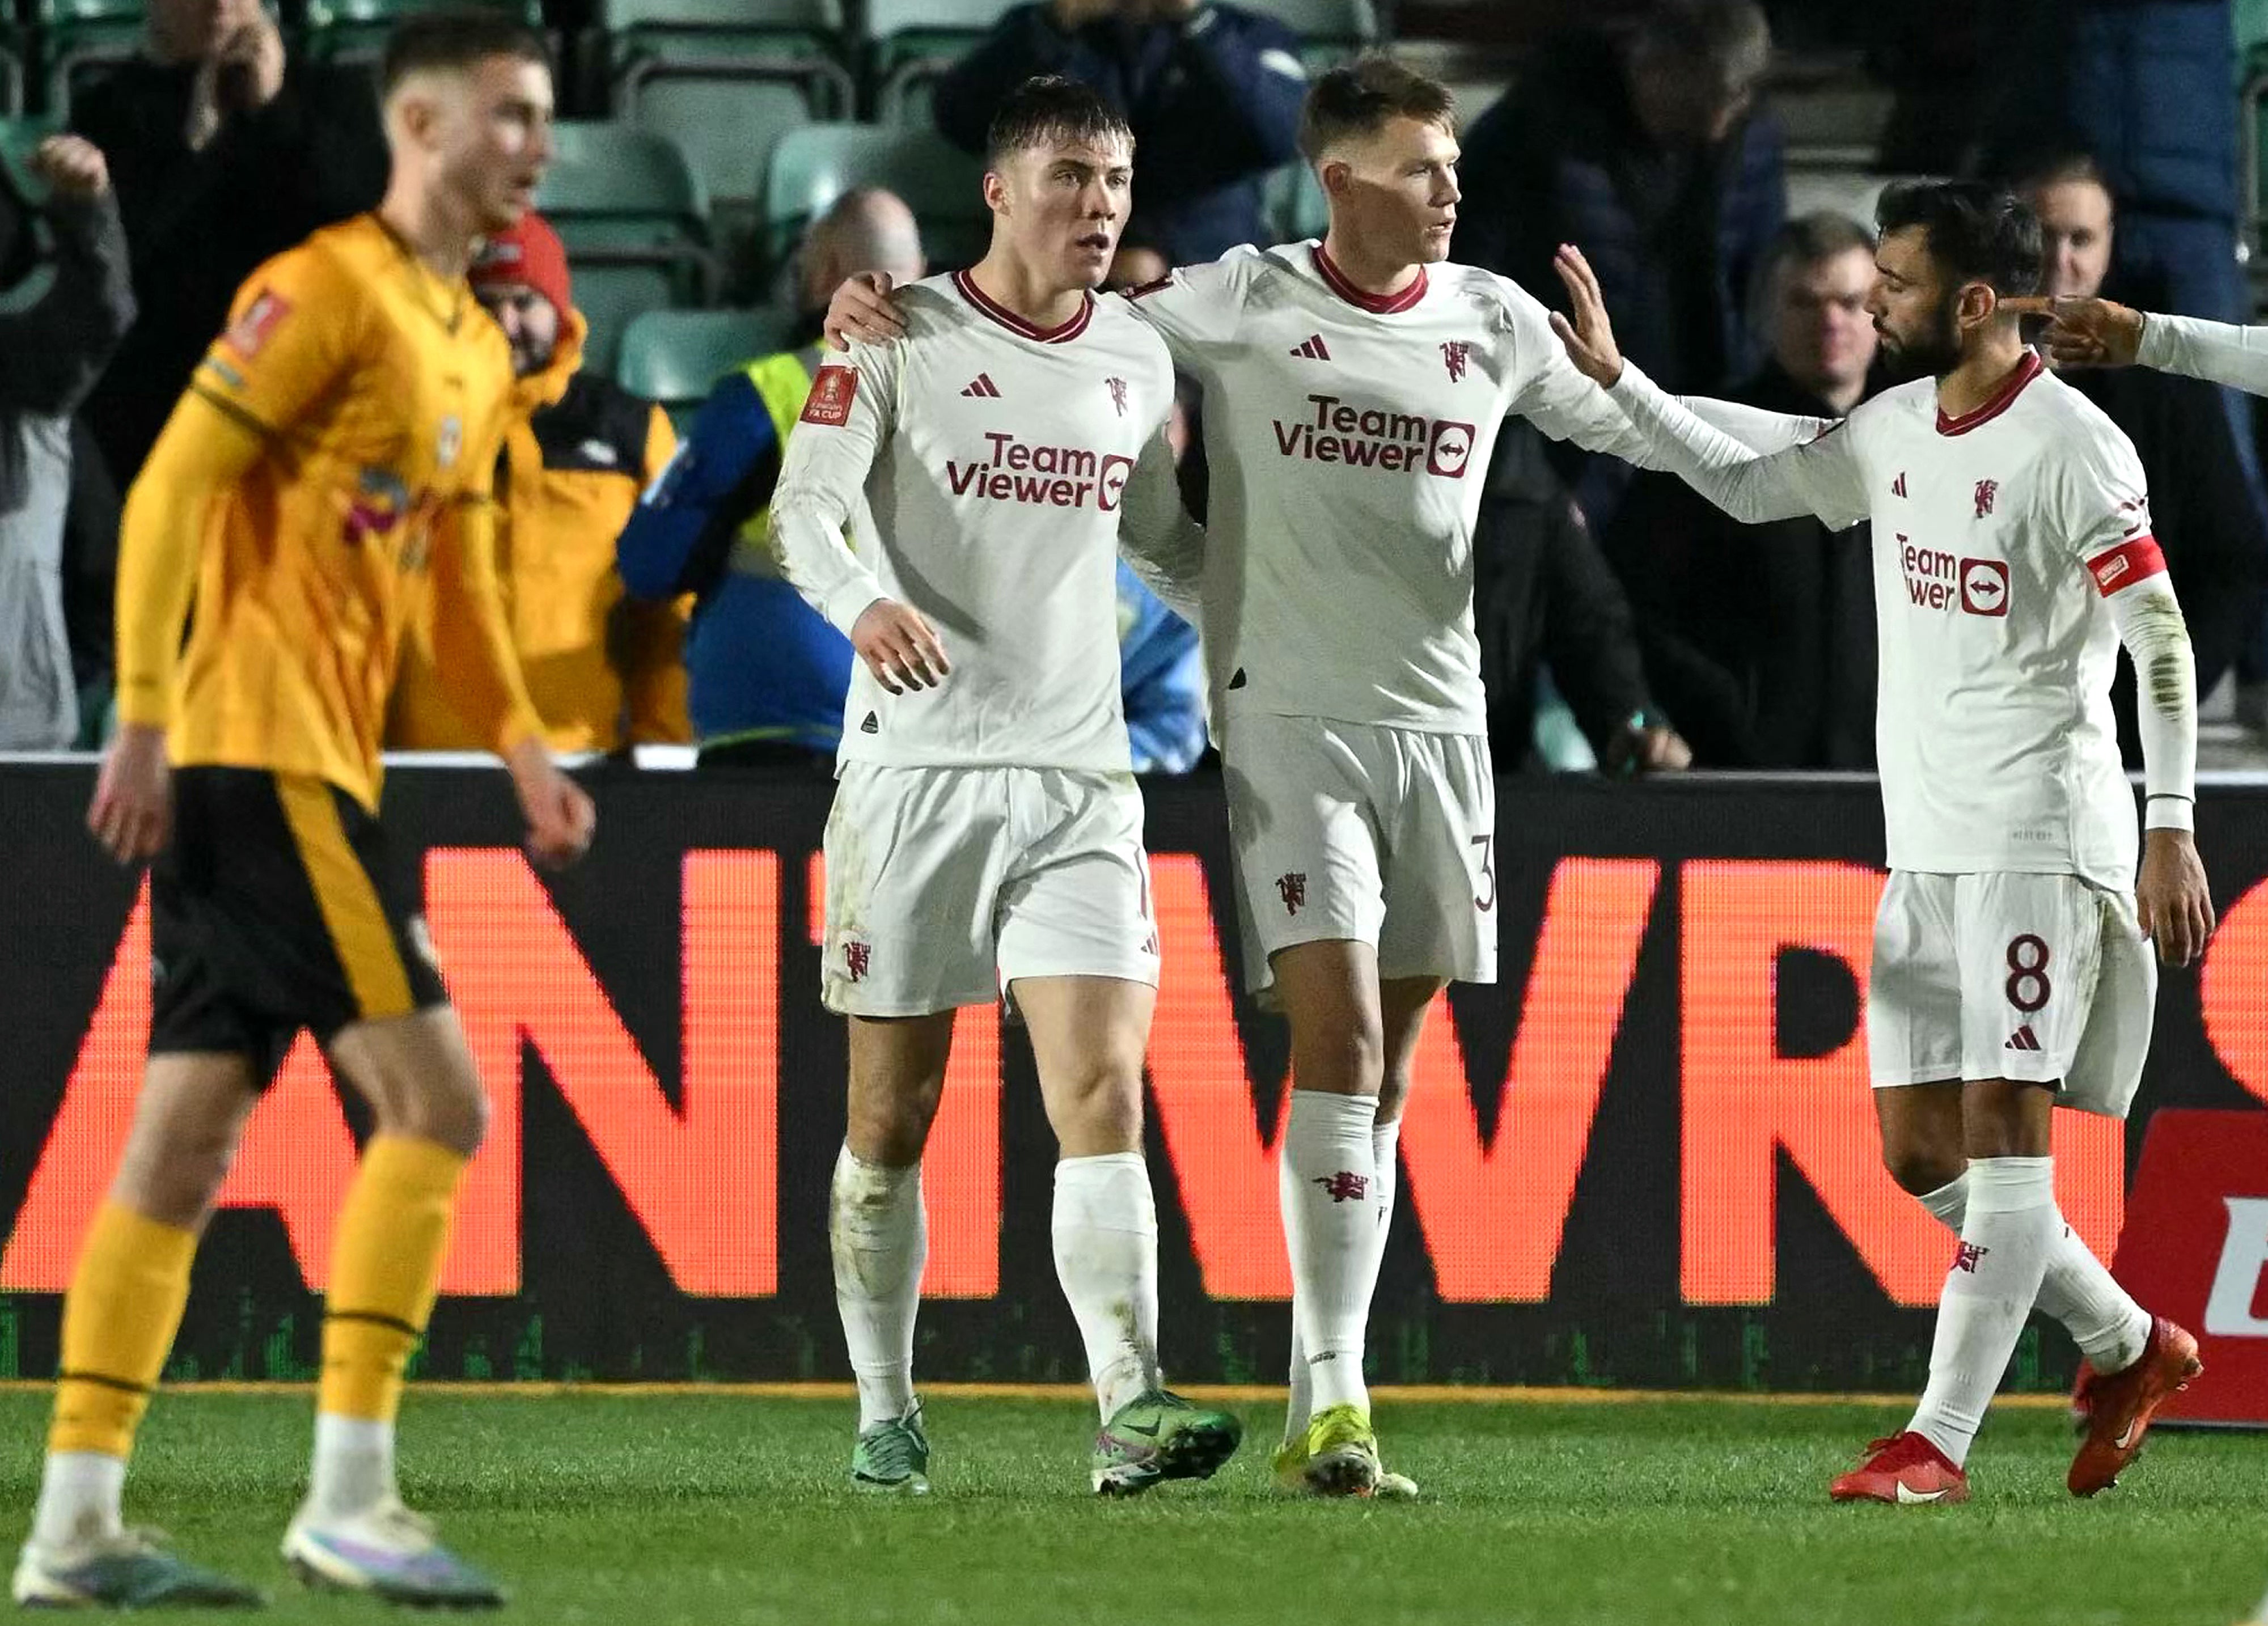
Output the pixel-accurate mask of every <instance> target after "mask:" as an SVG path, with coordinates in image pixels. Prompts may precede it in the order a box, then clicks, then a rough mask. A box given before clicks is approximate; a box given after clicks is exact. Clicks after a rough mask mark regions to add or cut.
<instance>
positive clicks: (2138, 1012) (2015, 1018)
mask: <svg viewBox="0 0 2268 1626" xmlns="http://www.w3.org/2000/svg"><path fill="white" fill-rule="evenodd" d="M2157 994H2158V965H2157V960H2156V959H2155V958H2154V955H2153V954H2152V953H2151V949H2150V945H2149V942H2148V940H2147V938H2144V937H2143V936H2142V931H2141V927H2140V924H2139V922H2138V921H2137V919H2136V917H2135V913H2134V900H2133V898H2132V895H2131V894H2126V893H2120V892H2111V891H2109V890H2106V889H2105V888H2103V887H2096V886H2093V885H2090V884H2089V883H2088V882H2087V881H2084V880H2082V879H2080V878H2079V877H2078V876H2076V875H2026V874H2015V873H2008V872H1997V873H1992V874H1982V875H1930V874H1921V873H1918V872H1912V871H1905V870H1900V871H1896V872H1893V873H1892V874H1891V876H1890V882H1889V887H1886V888H1885V889H1884V891H1883V893H1882V903H1881V909H1880V910H1879V911H1878V912H1877V913H1876V915H1875V916H1874V969H1873V972H1872V974H1871V975H1870V976H1869V978H1868V980H1867V1050H1868V1052H1869V1055H1870V1056H1871V1059H1872V1063H1873V1071H1874V1083H1875V1085H1876V1086H1877V1087H1878V1088H1879V1087H1882V1086H1887V1085H1908V1084H1929V1083H1935V1082H1939V1081H1942V1080H1948V1079H1954V1078H1961V1079H1973V1078H2013V1079H2017V1080H2021V1081H2026V1082H2031V1083H2038V1084H2049V1083H2055V1082H2058V1081H2060V1082H2061V1085H2062V1088H2061V1090H2060V1091H2059V1092H2058V1096H2057V1105H2058V1106H2063V1107H2078V1108H2079V1109H2080V1110H2081V1111H2084V1112H2093V1113H2100V1114H2102V1115H2105V1116H2107V1117H2113V1118H2123V1117H2124V1116H2125V1115H2126V1110H2127V1108H2128V1107H2130V1106H2131V1105H2132V1103H2133V1100H2134V1091H2135V1088H2136V1086H2137V1085H2139V1084H2140V1083H2141V1079H2142V1062H2143V1058H2144V1057H2145V1056H2147V1055H2148V1053H2149V1049H2150V1026H2151V1023H2152V1020H2153V1019H2154V1015H2155V1013H2156V1009H2157Z"/></svg>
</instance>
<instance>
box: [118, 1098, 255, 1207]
mask: <svg viewBox="0 0 2268 1626" xmlns="http://www.w3.org/2000/svg"><path fill="white" fill-rule="evenodd" d="M236 1146H237V1135H236V1131H235V1126H234V1125H232V1124H214V1123H187V1124H175V1125H172V1126H169V1127H168V1129H167V1130H166V1134H165V1135H164V1136H163V1137H161V1138H160V1139H158V1140H156V1141H144V1142H137V1144H136V1145H135V1146H134V1147H133V1148H132V1149H131V1150H130V1151H129V1155H128V1156H127V1158H126V1159H125V1161H124V1162H123V1163H122V1164H121V1165H120V1166H119V1171H118V1179H117V1181H116V1182H115V1184H114V1188H113V1191H112V1195H113V1196H115V1197H116V1198H117V1199H118V1200H119V1201H120V1202H122V1203H124V1204H125V1205H126V1206H127V1207H129V1208H130V1209H133V1210H135V1211H136V1212H137V1213H141V1214H146V1215H147V1216H149V1217H150V1218H151V1219H155V1220H157V1221H158V1222H159V1223H161V1224H164V1225H178V1226H180V1227H182V1228H184V1229H187V1228H188V1227H191V1226H194V1225H197V1224H198V1223H200V1222H201V1221H202V1220H203V1218H204V1215H205V1212H206V1210H208V1209H210V1207H211V1206H212V1202H213V1199H214V1198H215V1197H217V1196H219V1195H220V1188H221V1187H222V1185H223V1184H224V1183H225V1181H227V1179H228V1171H229V1169H230V1167H231V1166H232V1165H233V1164H234V1163H235V1161H236Z"/></svg>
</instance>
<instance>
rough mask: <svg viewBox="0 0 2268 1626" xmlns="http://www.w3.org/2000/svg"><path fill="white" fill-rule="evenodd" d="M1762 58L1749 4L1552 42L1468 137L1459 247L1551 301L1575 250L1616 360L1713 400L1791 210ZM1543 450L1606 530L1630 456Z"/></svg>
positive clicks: (1767, 37) (1701, 5) (1661, 15)
mask: <svg viewBox="0 0 2268 1626" xmlns="http://www.w3.org/2000/svg"><path fill="white" fill-rule="evenodd" d="M1770 60H1771V30H1770V28H1769V26H1767V24H1766V22H1765V20H1764V12H1763V11H1762V9H1761V8H1759V7H1758V6H1757V5H1756V4H1755V3H1754V0H1657V4H1655V5H1654V7H1653V9H1652V10H1651V11H1648V12H1647V13H1646V17H1645V18H1643V20H1642V21H1641V22H1640V23H1639V25H1638V27H1637V28H1636V29H1635V30H1634V31H1633V32H1632V33H1631V35H1630V36H1629V37H1628V39H1627V40H1624V41H1620V42H1616V41H1613V40H1608V39H1606V38H1604V37H1602V36H1600V35H1596V34H1578V35H1573V36H1570V37H1567V38H1564V39H1561V40H1557V41H1555V42H1554V43H1552V44H1550V45H1549V46H1547V47H1546V48H1543V50H1542V51H1540V52H1539V53H1538V55H1537V56H1536V59H1535V62H1534V63H1532V64H1531V65H1530V67H1529V69H1528V71H1527V72H1526V73H1525V74H1523V75H1522V77H1521V81H1520V83H1519V84H1518V85H1515V86H1514V87H1513V89H1512V90H1511V91H1509V92H1506V95H1505V96H1504V97H1503V98H1502V99H1500V100H1499V101H1498V102H1497V104H1496V105H1495V106H1494V107H1491V108H1490V109H1489V110H1488V111H1487V112H1486V113H1484V114H1482V115H1481V116H1480V117H1479V118H1478V119H1476V120H1475V121H1474V122H1473V125H1472V128H1471V129H1469V130H1467V131H1466V132H1465V135H1464V141H1463V144H1464V159H1463V162H1462V164H1461V165H1460V166H1459V168H1458V172H1457V173H1458V181H1459V184H1460V185H1461V186H1462V188H1464V196H1463V199H1462V202H1460V203H1459V204H1458V207H1457V234H1456V248H1455V253H1456V257H1457V258H1458V259H1459V260H1462V261H1466V262H1467V263H1469V264H1472V265H1479V266H1485V267H1486V268H1488V269H1490V270H1492V271H1497V272H1500V273H1502V274H1503V275H1504V276H1509V277H1510V278H1512V279H1513V281H1514V282H1516V283H1519V284H1520V285H1521V287H1522V288H1525V289H1526V290H1528V292H1530V293H1532V294H1534V295H1535V296H1536V297H1537V298H1540V299H1543V300H1544V301H1545V302H1546V303H1547V304H1548V303H1550V302H1551V294H1550V290H1553V289H1556V288H1557V286H1558V283H1557V277H1556V276H1554V274H1553V272H1552V269H1551V261H1552V256H1553V255H1554V254H1557V252H1558V248H1559V245H1560V244H1562V243H1576V244H1580V246H1581V247H1582V250H1583V253H1584V254H1585V255H1586V256H1587V258H1588V259H1589V261H1590V262H1591V265H1592V267H1593V268H1594V270H1595V271H1596V272H1597V274H1598V277H1599V282H1600V284H1601V286H1602V289H1603V291H1604V292H1605V295H1606V299H1607V305H1608V308H1609V309H1610V310H1612V311H1613V312H1614V313H1615V320H1616V327H1615V336H1616V339H1617V340H1618V341H1620V342H1621V344H1622V347H1623V353H1624V355H1626V356H1628V357H1630V358H1631V360H1632V361H1635V362H1637V363H1638V364H1639V365H1640V366H1641V367H1644V368H1645V369H1646V372H1647V373H1648V374H1649V375H1650V376H1652V377H1653V379H1656V380H1657V381H1659V382H1660V383H1661V386H1662V387H1663V388H1665V389H1668V390H1670V391H1672V392H1673V393H1675V394H1722V393H1723V392H1724V391H1726V390H1727V389H1728V388H1730V387H1731V386H1733V385H1734V383H1736V382H1737V381H1738V380H1740V379H1743V378H1745V377H1747V376H1748V375H1749V372H1751V371H1753V368H1754V364H1755V350H1756V346H1755V342H1754V337H1753V335H1752V334H1751V332H1750V330H1749V323H1748V320H1747V299H1748V291H1749V288H1750V287H1751V286H1752V285H1753V283H1754V281H1755V277H1756V272H1757V270H1758V269H1759V268H1761V267H1762V265H1763V264H1764V256H1765V254H1766V251H1767V250H1768V249H1769V247H1770V246H1771V240H1772V238H1773V236H1774V234H1775V233H1777V232H1778V230H1779V227H1780V223H1781V220H1782V219H1783V218H1784V217H1785V216H1786V208H1787V204H1786V175H1785V173H1784V168H1783V160H1782V147H1783V143H1782V139H1781V136H1780V130H1779V126H1778V121H1775V120H1774V119H1773V118H1771V115H1770V114H1767V113H1764V112H1762V111H1759V110H1758V109H1757V108H1756V106H1755V101H1756V86H1757V83H1758V81H1759V80H1760V79H1761V78H1762V77H1763V75H1764V70H1765V68H1766V66H1767V65H1768V64H1769V63H1770ZM1143 162H1144V166H1145V167H1144V172H1143V173H1144V174H1145V177H1146V176H1147V175H1148V173H1149V171H1148V167H1147V166H1148V163H1149V153H1148V151H1147V150H1146V149H1145V151H1144V153H1143ZM1553 456H1554V461H1555V463H1557V466H1558V467H1560V469H1561V472H1562V473H1563V474H1565V475H1568V476H1569V477H1570V479H1571V480H1572V481H1573V482H1575V495H1576V499H1577V501H1578V502H1580V504H1582V507H1583V511H1584V513H1585V515H1586V516H1587V518H1588V519H1589V520H1590V522H1591V524H1592V525H1593V526H1594V527H1599V528H1601V529H1602V530H1603V527H1604V526H1606V525H1607V524H1608V523H1609V521H1610V520H1611V519H1612V516H1613V511H1614V509H1615V507H1616V504H1618V502H1619V501H1620V498H1621V494H1622V492H1623V491H1624V489H1625V488H1626V486H1627V483H1628V481H1629V478H1630V474H1631V470H1630V468H1629V466H1628V465H1626V464H1624V463H1621V462H1619V461H1617V460H1615V459H1612V458H1589V459H1586V458H1583V457H1582V456H1581V454H1580V453H1575V452H1559V451H1555V452H1554V454H1553Z"/></svg>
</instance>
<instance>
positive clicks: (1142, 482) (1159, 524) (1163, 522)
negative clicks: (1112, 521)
mask: <svg viewBox="0 0 2268 1626" xmlns="http://www.w3.org/2000/svg"><path fill="white" fill-rule="evenodd" d="M1204 546H1205V533H1204V528H1203V527H1202V526H1199V525H1198V524H1197V521H1196V520H1194V519H1190V518H1189V510H1187V509H1186V508H1183V507H1182V488H1181V482H1179V481H1178V480H1176V479H1175V477H1174V449H1173V447H1172V446H1170V445H1167V442H1166V430H1165V426H1164V425H1163V424H1160V425H1159V427H1158V432H1157V433H1156V434H1154V435H1152V436H1151V437H1150V444H1149V445H1146V446H1145V447H1144V448H1143V449H1142V459H1141V461H1140V462H1138V463H1137V464H1136V465H1135V466H1134V472H1133V473H1132V474H1131V475H1129V476H1128V477H1127V480H1126V489H1125V490H1124V492H1123V495H1122V496H1121V497H1120V498H1119V510H1118V552H1119V555H1120V556H1121V557H1123V559H1124V560H1125V561H1126V563H1128V564H1129V565H1130V566H1132V567H1133V570H1134V574H1135V575H1136V576H1137V577H1138V578H1141V582H1142V585H1144V586H1145V587H1147V588H1148V589H1149V590H1150V591H1151V592H1153V593H1156V594H1157V595H1158V597H1159V598H1160V600H1163V601H1164V603H1165V606H1166V607H1167V609H1169V610H1171V611H1173V612H1174V614H1176V615H1178V616H1180V617H1181V618H1182V620H1183V621H1185V622H1189V625H1190V626H1192V627H1201V626H1203V625H1204V622H1203V620H1202V619H1200V616H1201V612H1200V609H1199V607H1198V603H1197V584H1198V582H1199V580H1200V578H1202V577H1203V576H1204Z"/></svg>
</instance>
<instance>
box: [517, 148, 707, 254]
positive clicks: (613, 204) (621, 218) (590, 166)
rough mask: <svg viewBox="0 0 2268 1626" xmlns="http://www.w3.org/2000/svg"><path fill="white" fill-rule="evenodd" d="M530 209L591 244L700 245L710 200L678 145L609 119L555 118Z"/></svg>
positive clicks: (562, 233)
mask: <svg viewBox="0 0 2268 1626" xmlns="http://www.w3.org/2000/svg"><path fill="white" fill-rule="evenodd" d="M535 207H536V209H537V210H539V211H541V214H542V215H543V216H544V217H545V218H546V219H548V220H549V221H550V222H551V223H552V224H554V225H556V226H558V227H559V229H560V233H561V235H562V236H565V235H566V233H567V232H568V229H569V226H570V225H573V226H574V227H576V228H577V229H578V231H580V232H582V233H583V238H582V240H583V241H584V242H585V244H587V245H589V246H608V247H660V246H671V245H677V244H692V245H695V246H700V245H703V244H706V243H707V241H708V235H709V195H708V193H707V191H706V190H705V189H704V188H703V186H702V184H701V178H700V177H699V176H698V175H696V174H695V173H693V170H692V166H689V164H687V163H686V161H685V155H684V153H682V152H681V151H678V147H677V143H675V142H674V141H672V140H670V139H669V138H668V137H667V136H658V135H656V134H654V133H653V132H652V130H645V129H637V128H636V127H635V126H633V125H629V124H623V123H620V122H617V121H613V120H608V119H562V120H560V121H558V122H557V123H556V124H554V125H553V126H552V127H551V166H550V167H549V169H548V170H547V171H545V173H544V176H543V184H542V186H541V187H540V188H537V190H536V194H535Z"/></svg>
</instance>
